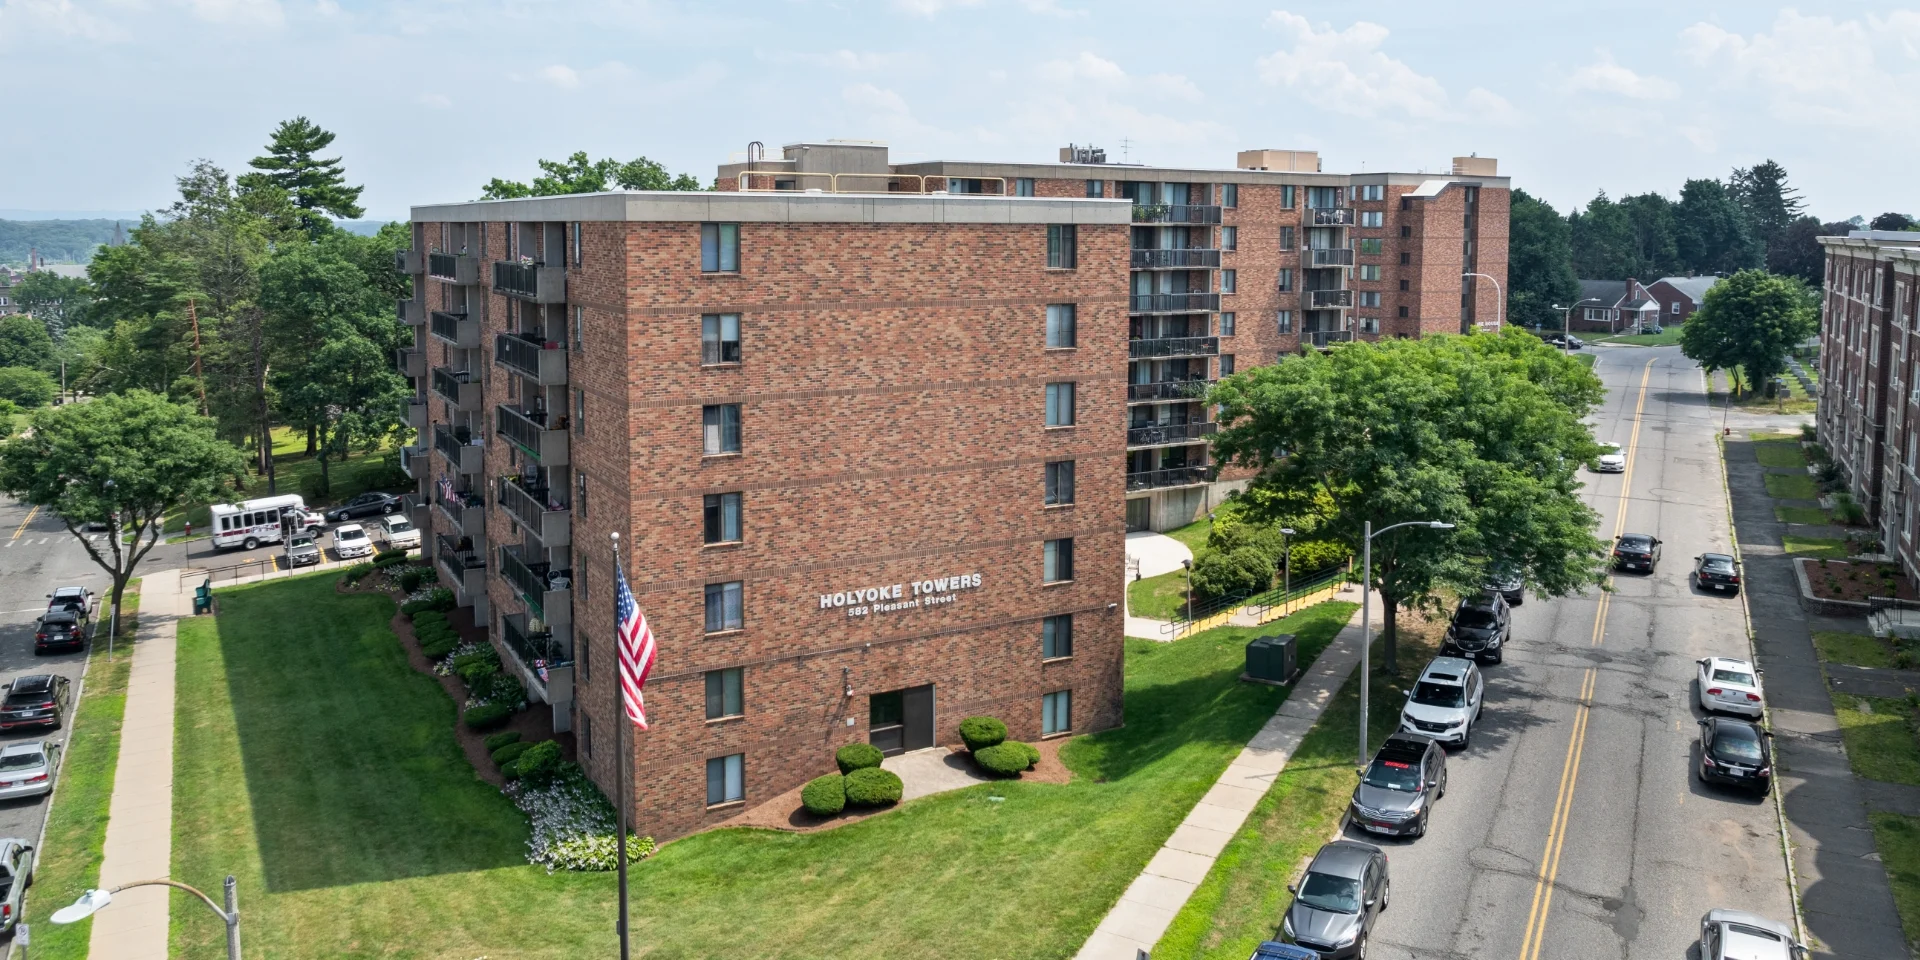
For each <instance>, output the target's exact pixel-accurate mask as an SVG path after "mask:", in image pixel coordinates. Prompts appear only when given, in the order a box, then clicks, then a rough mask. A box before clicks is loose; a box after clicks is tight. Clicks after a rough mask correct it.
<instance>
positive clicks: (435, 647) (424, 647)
mask: <svg viewBox="0 0 1920 960" xmlns="http://www.w3.org/2000/svg"><path fill="white" fill-rule="evenodd" d="M459 645H460V641H459V640H457V639H454V638H453V637H446V638H444V639H439V640H434V641H432V642H431V643H422V644H420V652H421V654H423V655H425V656H426V658H427V659H428V660H439V659H441V658H443V657H445V656H446V655H447V654H449V653H452V652H453V648H455V647H457V646H459Z"/></svg>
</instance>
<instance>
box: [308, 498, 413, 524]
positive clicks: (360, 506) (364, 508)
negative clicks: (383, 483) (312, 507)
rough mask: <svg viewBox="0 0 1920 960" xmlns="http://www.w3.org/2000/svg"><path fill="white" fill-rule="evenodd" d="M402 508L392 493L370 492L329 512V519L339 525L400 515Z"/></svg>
mask: <svg viewBox="0 0 1920 960" xmlns="http://www.w3.org/2000/svg"><path fill="white" fill-rule="evenodd" d="M402 506H404V504H402V503H401V502H400V498H399V497H397V496H394V495H393V494H391V493H380V492H377V491H374V492H368V493H363V494H361V495H359V496H357V497H354V498H353V499H352V500H348V501H347V502H346V503H343V504H341V505H339V506H337V507H334V508H333V509H331V510H328V511H327V519H328V520H330V521H332V522H334V523H339V522H340V521H342V520H357V519H359V518H361V517H375V516H380V515H381V514H387V513H398V512H399V511H400V508H401V507H402Z"/></svg>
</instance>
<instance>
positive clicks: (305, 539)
mask: <svg viewBox="0 0 1920 960" xmlns="http://www.w3.org/2000/svg"><path fill="white" fill-rule="evenodd" d="M286 560H287V569H289V570H291V569H293V568H294V567H304V566H307V565H308V564H314V563H319V562H320V544H319V542H318V541H316V540H314V538H313V534H311V533H296V534H294V535H293V536H292V537H290V538H288V540H287V548H286Z"/></svg>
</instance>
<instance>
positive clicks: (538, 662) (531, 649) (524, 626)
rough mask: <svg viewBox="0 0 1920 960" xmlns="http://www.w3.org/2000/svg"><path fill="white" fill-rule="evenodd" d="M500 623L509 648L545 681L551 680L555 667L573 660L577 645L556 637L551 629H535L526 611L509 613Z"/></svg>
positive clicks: (570, 662)
mask: <svg viewBox="0 0 1920 960" xmlns="http://www.w3.org/2000/svg"><path fill="white" fill-rule="evenodd" d="M500 626H501V628H502V629H501V639H503V640H505V641H506V643H507V651H508V652H509V653H512V654H513V657H514V659H516V660H518V661H520V665H521V666H523V667H525V668H526V669H527V672H528V673H531V674H533V675H534V677H535V678H536V679H538V680H540V681H541V682H543V683H544V682H546V681H547V680H548V677H549V676H550V675H551V674H550V671H552V670H553V669H554V668H556V667H565V666H568V665H570V664H572V663H573V650H572V649H571V648H572V646H573V645H572V644H570V643H567V642H565V641H563V640H560V639H557V638H555V637H554V635H553V631H552V630H551V629H547V630H533V629H531V626H530V624H529V623H528V622H527V616H526V614H523V613H509V614H507V615H506V616H504V617H502V618H500ZM543 674H545V675H543Z"/></svg>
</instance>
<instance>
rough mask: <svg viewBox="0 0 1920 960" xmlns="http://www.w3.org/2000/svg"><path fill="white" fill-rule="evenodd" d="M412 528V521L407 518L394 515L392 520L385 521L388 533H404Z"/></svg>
mask: <svg viewBox="0 0 1920 960" xmlns="http://www.w3.org/2000/svg"><path fill="white" fill-rule="evenodd" d="M412 529H413V521H411V520H407V519H405V518H402V517H395V518H393V519H392V520H388V521H387V531H388V532H389V533H406V532H407V531H409V530H412Z"/></svg>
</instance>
